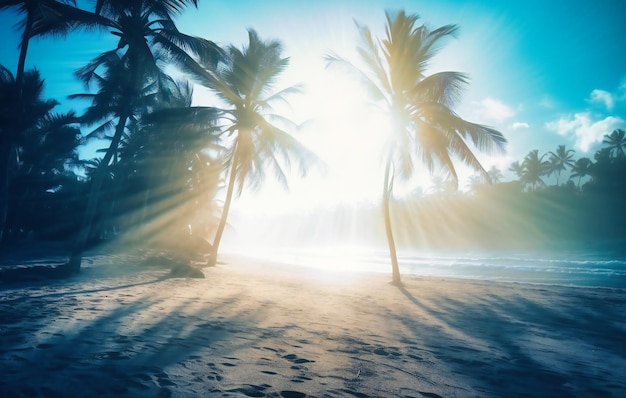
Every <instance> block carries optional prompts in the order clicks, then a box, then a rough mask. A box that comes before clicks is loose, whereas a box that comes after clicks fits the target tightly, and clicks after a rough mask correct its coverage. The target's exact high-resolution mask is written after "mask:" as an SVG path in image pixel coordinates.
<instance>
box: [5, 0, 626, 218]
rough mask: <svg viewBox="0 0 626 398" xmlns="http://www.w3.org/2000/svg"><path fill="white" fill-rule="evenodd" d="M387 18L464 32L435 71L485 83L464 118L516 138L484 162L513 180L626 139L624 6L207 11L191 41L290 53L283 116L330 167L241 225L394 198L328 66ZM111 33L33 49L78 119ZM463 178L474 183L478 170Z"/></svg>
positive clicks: (562, 2)
mask: <svg viewBox="0 0 626 398" xmlns="http://www.w3.org/2000/svg"><path fill="white" fill-rule="evenodd" d="M79 3H80V2H79ZM387 9H389V10H397V9H405V10H406V11H407V13H418V14H419V15H420V16H421V17H422V21H421V22H425V23H426V24H428V25H430V26H433V27H436V26H441V25H444V24H458V25H459V26H460V33H459V35H458V38H456V39H453V40H451V41H449V42H448V43H447V46H446V47H445V48H444V49H443V50H442V51H441V53H440V54H439V56H438V57H436V58H435V60H434V63H433V64H432V65H431V66H432V72H438V71H443V70H453V71H459V72H465V73H468V74H469V75H470V78H471V83H470V86H469V87H468V89H467V91H466V93H465V96H464V100H463V103H462V105H461V106H460V107H459V108H458V109H457V110H458V113H459V114H460V115H461V116H462V117H464V118H466V119H468V120H470V121H473V122H478V123H483V124H487V125H490V126H492V127H495V128H497V129H499V130H500V131H502V132H503V133H504V135H505V137H507V139H508V140H509V146H508V152H507V154H506V155H504V156H501V157H495V158H492V157H487V156H483V155H481V156H479V158H480V159H481V160H482V161H483V163H484V166H485V167H486V168H487V169H488V168H490V167H491V166H493V165H495V166H497V167H498V168H500V169H501V170H502V171H503V172H505V176H509V174H508V173H507V172H506V170H507V169H508V166H509V165H510V163H511V162H512V161H515V160H520V159H522V158H523V157H524V156H525V155H526V154H527V153H528V152H529V151H530V150H532V149H535V148H537V149H539V150H540V152H541V153H545V152H547V151H550V150H554V149H555V148H556V146H557V145H559V144H565V145H566V146H567V147H568V148H573V149H575V150H576V151H577V153H576V156H577V157H579V156H592V154H593V153H594V152H595V150H597V148H598V147H599V145H600V143H601V140H602V136H603V135H604V134H608V133H610V132H611V131H612V130H613V129H615V128H622V129H624V128H626V122H625V120H626V52H625V51H624V48H625V44H626V43H625V38H626V24H625V23H624V15H626V2H624V1H621V0H597V1H594V2H591V3H580V4H578V3H576V5H574V4H573V3H572V2H571V1H569V0H554V1H541V2H540V1H529V0H512V1H499V0H486V1H482V2H480V4H479V5H477V4H476V2H474V1H469V0H456V1H455V0H442V1H432V2H418V1H406V0H405V1H401V0H386V1H367V2H363V1H356V0H340V1H331V0H320V1H316V2H293V1H286V0H284V1H283V0H280V1H257V0H247V1H229V2H209V1H200V6H199V10H193V9H190V10H189V11H187V12H186V13H185V14H184V15H182V16H181V17H180V18H179V19H178V27H179V29H180V30H181V31H183V32H185V33H188V34H192V35H197V36H202V37H205V38H207V39H210V40H213V41H215V42H217V43H218V44H221V45H228V44H234V45H235V46H238V47H241V46H242V45H243V44H245V43H246V41H247V32H246V28H249V27H251V28H254V29H255V30H256V31H257V32H258V33H259V35H260V37H261V38H264V39H279V40H281V41H282V42H283V44H284V50H285V51H284V55H285V56H289V57H291V66H290V68H289V69H288V70H287V71H286V73H285V76H284V81H283V82H281V84H282V85H291V84H295V83H301V84H303V85H304V87H305V93H304V94H303V95H302V96H294V97H293V99H292V101H291V103H290V107H289V108H287V107H286V108H284V109H280V110H281V113H283V114H284V115H285V116H287V117H289V118H291V119H292V120H295V121H298V122H304V121H307V123H305V125H304V127H303V128H302V129H301V131H299V132H296V133H295V134H294V135H295V136H296V137H297V138H298V139H300V140H301V141H302V142H303V143H305V144H306V145H308V146H309V147H310V148H311V149H312V150H313V151H315V152H316V153H317V154H318V155H319V157H320V158H321V159H322V160H323V161H324V162H325V164H326V167H325V168H324V170H311V172H310V175H309V176H308V177H307V179H305V180H300V179H297V178H294V179H292V181H291V182H290V185H291V190H290V192H289V193H285V192H283V191H282V190H281V188H280V187H278V186H277V184H273V183H271V182H270V183H268V184H267V185H266V186H265V187H264V188H263V189H262V191H260V192H258V193H251V192H249V191H244V193H243V196H242V197H241V198H240V199H239V200H238V201H236V202H235V203H234V204H233V205H234V207H233V218H232V220H231V224H233V225H234V224H236V220H237V219H238V217H242V218H244V219H245V218H246V217H259V216H261V215H263V216H265V215H275V214H279V213H287V214H290V213H301V212H304V211H306V209H311V208H313V207H315V206H336V205H338V204H346V203H348V204H349V203H356V202H365V203H368V202H375V201H379V200H380V193H381V188H382V170H381V159H380V148H381V146H382V145H383V142H384V139H385V135H384V133H383V132H384V131H385V125H386V121H385V118H384V116H381V115H380V114H378V113H377V111H376V109H375V108H373V107H372V106H371V105H368V104H367V101H366V100H367V98H366V93H364V92H363V90H362V89H361V88H360V87H358V85H356V84H355V83H354V79H352V78H351V76H349V75H348V74H346V73H344V72H341V71H338V70H328V69H326V68H325V62H324V60H323V56H324V55H325V54H326V53H328V52H329V51H332V52H335V53H337V54H339V55H341V56H343V57H346V58H349V59H350V60H354V61H356V60H357V58H356V55H355V51H354V48H355V46H356V44H357V43H358V41H357V40H358V37H357V31H356V28H355V24H354V20H356V21H358V22H360V23H362V24H365V25H367V26H369V27H370V28H371V29H372V30H373V32H374V33H375V34H376V35H378V36H381V35H382V34H383V33H384V32H383V28H384V23H385V18H384V12H385V10H387ZM16 21H17V20H16V17H15V15H14V14H11V13H9V12H2V13H0V34H1V35H2V37H3V38H4V43H5V44H4V45H3V46H2V48H0V63H1V64H3V65H5V66H7V67H9V69H11V70H14V68H15V66H16V65H17V54H18V53H17V49H16V47H17V44H18V40H17V35H16V34H15V30H14V29H13V25H14V23H15V22H16ZM103 36H105V37H106V35H102V34H89V35H86V34H83V33H76V34H72V35H70V36H69V37H68V38H67V40H65V41H63V39H58V38H57V39H38V40H34V41H33V43H32V45H31V47H30V50H29V54H28V59H27V67H33V66H37V68H39V69H40V70H41V72H42V75H43V77H44V78H46V79H47V80H46V84H47V92H46V95H47V96H48V97H51V98H57V99H58V100H60V101H61V102H62V103H63V107H64V109H69V108H74V109H76V108H78V107H80V104H79V103H76V102H70V101H69V100H67V99H66V96H67V95H69V94H73V93H76V92H83V91H84V89H83V88H82V87H81V86H80V84H79V83H78V82H76V80H75V79H74V78H73V76H72V72H73V71H74V70H75V69H76V68H78V67H80V66H82V65H84V63H86V62H87V61H88V60H89V59H91V58H93V57H94V56H95V55H97V54H99V53H101V52H102V51H104V50H106V49H108V48H110V46H108V47H107V45H108V44H109V43H108V42H106V41H103V40H102V37H103ZM9 38H12V39H11V40H10V39H9ZM196 94H197V95H196V97H195V102H196V103H197V104H203V105H211V103H210V102H208V101H210V99H209V97H205V96H204V95H203V93H202V92H201V90H198V91H197V92H196ZM460 174H461V177H462V178H467V177H468V176H469V172H467V171H464V170H461V173H460ZM464 185H465V184H464V183H463V182H461V183H460V184H459V186H460V187H463V186H464ZM418 186H422V187H425V188H427V186H428V179H427V176H425V175H421V176H418V177H417V178H416V180H415V181H412V182H410V183H409V184H408V186H407V187H405V188H404V190H399V191H398V193H399V194H407V193H408V192H411V190H412V189H415V188H416V187H418Z"/></svg>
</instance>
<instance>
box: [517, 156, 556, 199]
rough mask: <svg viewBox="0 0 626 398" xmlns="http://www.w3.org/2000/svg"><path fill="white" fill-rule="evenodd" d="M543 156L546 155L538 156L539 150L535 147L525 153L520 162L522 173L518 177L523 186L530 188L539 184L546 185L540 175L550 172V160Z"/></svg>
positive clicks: (534, 187)
mask: <svg viewBox="0 0 626 398" xmlns="http://www.w3.org/2000/svg"><path fill="white" fill-rule="evenodd" d="M545 156H546V155H541V156H539V150H537V149H534V150H532V151H530V152H529V153H528V155H526V157H525V158H524V161H523V162H522V167H523V168H524V174H523V175H522V178H521V179H520V181H521V182H522V184H523V185H524V186H528V187H530V189H532V190H535V189H537V187H540V186H542V187H544V186H546V183H545V182H544V181H543V178H542V177H543V176H545V175H547V174H548V173H549V172H550V162H548V161H546V160H543V158H544V157H545Z"/></svg>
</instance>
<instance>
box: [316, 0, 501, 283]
mask: <svg viewBox="0 0 626 398" xmlns="http://www.w3.org/2000/svg"><path fill="white" fill-rule="evenodd" d="M386 18H387V26H386V35H385V37H384V38H383V39H377V38H375V37H373V36H372V33H371V31H370V29H369V28H367V27H366V26H361V25H359V24H357V28H358V30H359V33H360V35H361V38H362V41H363V44H362V46H360V47H359V48H358V51H359V55H360V57H361V60H362V61H363V63H364V65H365V66H364V69H359V68H358V67H356V66H353V64H351V63H349V62H348V61H347V60H346V59H344V58H340V57H338V56H336V55H330V56H328V57H327V60H328V61H329V62H331V63H335V62H339V63H341V64H344V65H349V66H350V67H351V68H353V69H354V70H356V71H357V72H358V73H359V74H360V76H361V77H362V80H363V82H364V83H365V85H366V86H367V87H368V88H369V89H370V92H371V93H372V96H373V100H374V101H375V102H376V103H377V104H379V105H381V106H382V107H383V108H384V109H385V111H386V112H387V113H388V115H389V116H390V117H391V120H392V123H393V131H391V138H390V139H389V142H388V145H387V146H386V148H385V149H384V158H385V177H384V183H383V211H384V219H385V232H386V235H387V242H388V245H389V253H390V257H391V266H392V274H393V281H392V282H393V283H394V284H396V285H401V279H400V270H399V266H398V258H397V253H396V246H395V241H394V238H393V231H392V226H391V216H390V200H391V197H392V191H393V184H394V181H395V178H396V177H399V178H401V179H408V178H410V177H411V176H412V175H413V173H414V170H415V167H416V166H415V165H416V163H417V162H420V163H423V164H424V165H425V166H426V167H427V169H428V170H429V171H430V172H431V173H432V172H433V170H434V169H435V167H436V166H440V167H441V168H443V169H444V170H446V171H447V172H449V174H450V176H451V178H452V179H453V180H454V181H457V180H458V178H457V174H456V170H455V166H454V162H453V156H456V157H458V159H459V160H460V161H461V162H463V163H465V164H466V165H468V166H469V167H471V168H473V169H475V170H478V171H479V172H480V173H481V174H482V175H483V176H484V177H485V178H486V179H487V180H489V176H488V174H487V171H486V170H485V169H484V168H483V167H482V165H481V164H480V162H479V161H478V159H477V158H476V156H475V155H474V153H473V151H472V148H471V147H470V145H469V143H471V144H473V145H474V146H475V147H476V148H478V149H479V150H484V151H494V150H496V151H499V150H503V148H504V144H505V143H506V140H505V138H504V137H503V135H502V134H501V133H500V132H498V131H496V130H493V129H491V128H488V127H485V126H482V125H479V124H475V123H471V122H468V121H466V120H464V119H462V118H461V117H459V116H458V115H457V114H456V113H455V112H454V111H453V110H452V109H453V107H454V105H456V103H457V102H458V101H459V99H460V93H461V90H462V88H463V87H464V86H465V85H466V84H467V81H468V79H467V76H466V75H464V74H462V73H458V72H441V73H435V74H433V75H430V76H427V75H426V74H425V73H426V68H427V66H428V64H429V63H430V61H431V60H432V58H433V57H434V56H435V55H436V54H437V52H438V50H439V48H440V47H441V44H442V41H443V40H444V39H445V38H447V37H448V36H451V35H453V34H454V33H455V32H456V30H457V28H456V26H454V25H445V26H442V27H440V28H437V29H434V30H431V29H429V28H428V27H426V26H425V25H419V26H416V23H417V21H418V19H419V17H418V16H417V15H407V14H405V12H404V11H400V12H397V13H393V14H391V13H387V14H386Z"/></svg>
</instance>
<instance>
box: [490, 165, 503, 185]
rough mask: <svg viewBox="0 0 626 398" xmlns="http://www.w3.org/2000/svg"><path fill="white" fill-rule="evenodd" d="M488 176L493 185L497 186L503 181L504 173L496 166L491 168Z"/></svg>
mask: <svg viewBox="0 0 626 398" xmlns="http://www.w3.org/2000/svg"><path fill="white" fill-rule="evenodd" d="M487 174H488V175H489V180H491V183H493V184H497V183H499V182H500V181H502V177H503V175H502V172H501V171H500V169H498V168H497V167H496V166H491V168H490V169H489V170H488V171H487Z"/></svg>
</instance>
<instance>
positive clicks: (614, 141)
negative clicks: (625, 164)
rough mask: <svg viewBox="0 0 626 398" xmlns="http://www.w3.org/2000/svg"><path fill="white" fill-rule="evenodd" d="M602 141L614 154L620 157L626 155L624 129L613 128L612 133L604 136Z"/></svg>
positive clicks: (625, 133) (625, 134)
mask: <svg viewBox="0 0 626 398" xmlns="http://www.w3.org/2000/svg"><path fill="white" fill-rule="evenodd" d="M602 143H603V144H605V145H606V148H608V150H609V153H610V154H611V155H612V156H614V157H616V158H620V159H622V158H624V157H626V152H625V151H626V132H624V130H622V129H616V130H613V132H612V133H611V134H610V135H608V134H607V135H605V136H604V139H603V140H602Z"/></svg>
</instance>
